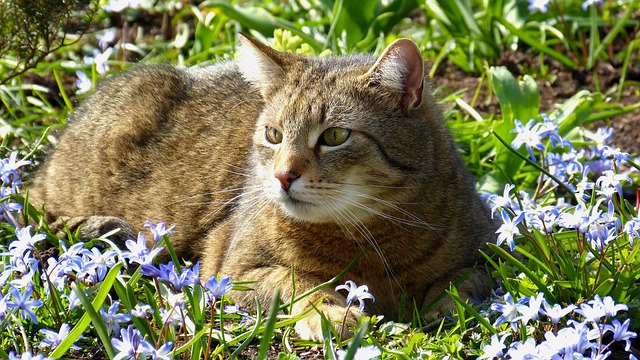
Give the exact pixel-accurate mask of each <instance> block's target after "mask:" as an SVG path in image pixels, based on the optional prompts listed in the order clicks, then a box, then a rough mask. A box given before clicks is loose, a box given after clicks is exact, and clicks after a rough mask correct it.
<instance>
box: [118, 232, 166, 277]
mask: <svg viewBox="0 0 640 360" xmlns="http://www.w3.org/2000/svg"><path fill="white" fill-rule="evenodd" d="M124 244H125V246H126V247H127V249H129V251H124V252H123V253H122V256H123V257H124V258H126V259H129V261H130V262H132V263H137V264H139V265H141V266H142V268H143V269H144V266H145V265H148V266H151V267H153V259H154V258H155V257H156V256H157V255H158V254H159V253H160V252H161V251H162V249H163V248H162V247H156V248H154V249H153V250H149V248H147V238H146V237H145V236H144V233H142V231H141V232H139V233H138V239H137V240H136V241H133V240H127V241H126V242H125V243H124ZM145 275H149V274H145Z"/></svg>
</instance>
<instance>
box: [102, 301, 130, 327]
mask: <svg viewBox="0 0 640 360" xmlns="http://www.w3.org/2000/svg"><path fill="white" fill-rule="evenodd" d="M119 307H120V302H119V301H114V302H113V304H111V306H109V309H107V310H106V311H105V307H104V306H103V307H101V308H100V315H101V316H102V319H103V320H104V324H105V325H106V326H107V329H109V332H113V333H114V334H117V333H118V331H120V323H124V322H128V321H131V316H130V315H129V314H122V313H118V308H119Z"/></svg>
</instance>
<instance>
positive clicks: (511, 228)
mask: <svg viewBox="0 0 640 360" xmlns="http://www.w3.org/2000/svg"><path fill="white" fill-rule="evenodd" d="M501 214H502V225H500V227H499V228H498V230H496V234H498V239H497V241H496V243H497V244H498V246H500V244H502V243H503V242H504V241H506V242H507V244H508V245H509V249H510V250H511V251H513V249H514V248H515V246H516V244H515V241H514V240H513V237H514V236H515V235H519V234H520V230H519V229H518V224H520V223H521V222H522V219H524V212H522V211H521V212H520V213H519V214H518V215H517V216H515V217H514V218H513V219H511V218H510V217H509V214H507V212H506V211H504V210H502V211H501Z"/></svg>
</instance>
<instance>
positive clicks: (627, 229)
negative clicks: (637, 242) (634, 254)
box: [622, 217, 640, 246]
mask: <svg viewBox="0 0 640 360" xmlns="http://www.w3.org/2000/svg"><path fill="white" fill-rule="evenodd" d="M622 231H623V232H624V233H625V234H627V235H629V243H630V244H631V246H633V241H634V239H638V238H640V234H638V231H640V218H638V217H634V218H632V219H631V220H629V221H627V222H626V224H624V229H623V230H622Z"/></svg>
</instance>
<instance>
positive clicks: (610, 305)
mask: <svg viewBox="0 0 640 360" xmlns="http://www.w3.org/2000/svg"><path fill="white" fill-rule="evenodd" d="M588 303H589V304H592V305H594V306H596V305H597V306H598V307H602V308H603V309H604V315H605V316H607V317H614V316H616V315H617V314H618V311H627V310H629V308H628V307H627V305H625V304H616V302H615V301H613V298H612V297H611V296H605V297H604V299H600V295H595V296H594V298H593V299H592V300H589V301H588Z"/></svg>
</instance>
